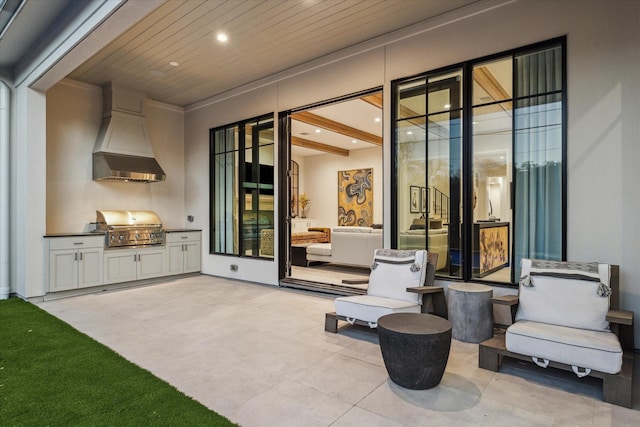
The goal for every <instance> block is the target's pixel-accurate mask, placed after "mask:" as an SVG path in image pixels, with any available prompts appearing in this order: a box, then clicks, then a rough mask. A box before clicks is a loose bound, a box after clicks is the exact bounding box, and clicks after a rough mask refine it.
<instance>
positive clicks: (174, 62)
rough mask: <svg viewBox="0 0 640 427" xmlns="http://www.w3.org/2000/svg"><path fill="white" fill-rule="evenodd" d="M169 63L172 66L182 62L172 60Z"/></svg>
mask: <svg viewBox="0 0 640 427" xmlns="http://www.w3.org/2000/svg"><path fill="white" fill-rule="evenodd" d="M169 65H171V66H172V67H177V66H178V65H180V63H179V62H176V61H171V62H169Z"/></svg>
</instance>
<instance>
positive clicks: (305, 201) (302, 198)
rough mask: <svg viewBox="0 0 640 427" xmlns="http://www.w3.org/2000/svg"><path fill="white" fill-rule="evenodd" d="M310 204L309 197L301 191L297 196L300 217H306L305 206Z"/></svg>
mask: <svg viewBox="0 0 640 427" xmlns="http://www.w3.org/2000/svg"><path fill="white" fill-rule="evenodd" d="M310 204H311V199H309V198H308V197H307V194H306V193H302V194H301V195H300V196H298V205H300V209H302V214H301V216H302V218H306V217H307V207H308V206H309V205H310Z"/></svg>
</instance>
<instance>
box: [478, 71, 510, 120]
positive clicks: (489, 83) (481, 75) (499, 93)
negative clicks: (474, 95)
mask: <svg viewBox="0 0 640 427" xmlns="http://www.w3.org/2000/svg"><path fill="white" fill-rule="evenodd" d="M473 80H475V82H476V83H478V85H479V86H480V87H481V88H482V89H484V91H485V92H487V95H489V96H490V97H491V98H493V99H494V101H500V100H503V99H511V95H509V92H507V91H506V90H505V88H504V87H503V86H502V85H501V84H500V82H499V81H498V79H496V78H495V76H494V75H493V73H491V71H490V70H489V69H488V68H487V67H486V66H483V67H478V68H476V69H475V70H473ZM503 104H504V105H503ZM500 107H502V109H503V110H505V111H510V110H511V109H512V104H511V101H508V102H504V103H502V104H500Z"/></svg>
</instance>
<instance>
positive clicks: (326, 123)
mask: <svg viewBox="0 0 640 427" xmlns="http://www.w3.org/2000/svg"><path fill="white" fill-rule="evenodd" d="M291 119H292V120H298V121H299V122H303V123H307V124H310V125H312V126H318V127H321V128H323V129H327V130H330V131H332V132H336V133H339V134H341V135H346V136H348V137H350V138H355V139H357V140H360V141H366V142H370V143H372V144H375V145H382V137H380V136H378V135H374V134H372V133H369V132H365V131H363V130H360V129H356V128H354V127H351V126H347V125H344V124H342V123H338V122H335V121H333V120H331V119H327V118H325V117H322V116H318V115H317V114H313V113H310V112H308V111H303V112H300V113H295V114H292V115H291Z"/></svg>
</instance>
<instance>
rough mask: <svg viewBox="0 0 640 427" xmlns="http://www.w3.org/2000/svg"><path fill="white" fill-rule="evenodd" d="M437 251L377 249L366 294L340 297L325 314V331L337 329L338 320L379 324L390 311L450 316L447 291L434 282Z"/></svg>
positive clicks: (365, 324)
mask: <svg viewBox="0 0 640 427" xmlns="http://www.w3.org/2000/svg"><path fill="white" fill-rule="evenodd" d="M437 262H438V254H435V253H427V251H425V250H396V249H376V250H375V251H374V257H373V264H372V266H371V275H370V276H369V282H368V283H369V285H368V288H367V294H366V295H355V296H348V297H339V298H336V300H335V307H336V311H335V312H331V313H327V314H326V316H325V331H327V332H334V333H335V332H337V331H338V320H343V321H346V322H348V323H350V324H352V325H353V324H357V325H364V326H369V327H370V328H376V327H377V325H378V319H379V318H380V317H381V316H384V315H386V314H391V313H407V312H408V313H420V312H423V313H427V312H429V311H431V312H433V313H434V314H437V315H439V316H441V317H444V318H447V305H446V303H445V299H444V291H443V289H442V288H440V287H434V286H433V280H434V277H435V266H436V265H437Z"/></svg>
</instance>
